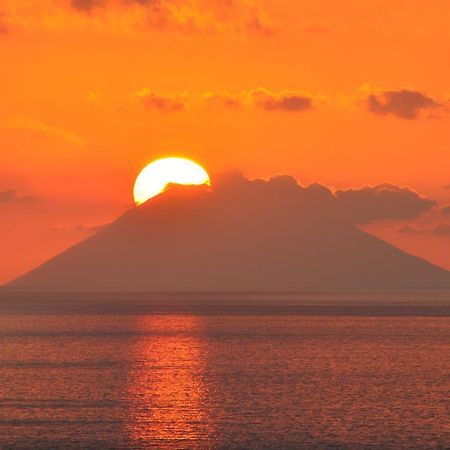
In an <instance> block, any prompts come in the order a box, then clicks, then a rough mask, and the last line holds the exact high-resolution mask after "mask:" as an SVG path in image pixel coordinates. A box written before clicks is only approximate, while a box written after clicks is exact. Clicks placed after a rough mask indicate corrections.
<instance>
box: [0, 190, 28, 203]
mask: <svg viewBox="0 0 450 450" xmlns="http://www.w3.org/2000/svg"><path fill="white" fill-rule="evenodd" d="M35 200H36V197H32V196H31V195H20V194H19V191H18V190H17V189H5V190H3V191H0V203H13V202H33V201H35Z"/></svg>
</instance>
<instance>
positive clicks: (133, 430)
mask: <svg viewBox="0 0 450 450" xmlns="http://www.w3.org/2000/svg"><path fill="white" fill-rule="evenodd" d="M0 448H1V449H9V448H11V449H12V448H90V449H101V448H110V449H116V448H117V449H119V448H137V449H145V448H161V449H164V448H177V449H178V448H180V449H183V448H186V449H203V448H205V449H210V448H212V449H214V448H220V449H225V448H232V449H240V448H242V449H251V448H270V449H276V448H286V449H403V448H405V449H416V448H417V449H433V448H436V449H447V448H450V292H438V291H430V292H416V293H412V292H402V291H397V292H382V291H379V292H369V291H366V292H364V291H359V292H343V291H340V292H304V293H291V294H276V293H265V294H261V293H247V294H243V293H234V294H230V293H219V294H209V293H185V294H182V293H180V294H164V293H161V294H157V293H153V294H150V293H125V292H124V293H99V292H97V293H51V294H49V293H47V294H44V293H32V292H28V293H20V292H13V291H3V292H0Z"/></svg>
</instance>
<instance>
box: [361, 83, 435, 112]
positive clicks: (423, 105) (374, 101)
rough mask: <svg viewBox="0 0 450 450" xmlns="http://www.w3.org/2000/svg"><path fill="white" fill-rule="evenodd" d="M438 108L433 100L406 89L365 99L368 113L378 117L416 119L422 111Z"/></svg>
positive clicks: (372, 95) (373, 95) (386, 92)
mask: <svg viewBox="0 0 450 450" xmlns="http://www.w3.org/2000/svg"><path fill="white" fill-rule="evenodd" d="M440 106H441V105H440V104H439V103H438V102H437V101H436V100H434V99H433V98H431V97H428V96H426V95H424V94H422V93H421V92H418V91H410V90H407V89H402V90H399V91H385V92H381V93H379V94H371V95H369V97H368V99H367V107H368V109H369V111H371V112H373V113H375V114H380V115H387V114H393V115H394V116H397V117H400V118H402V119H416V118H417V117H419V115H420V113H421V112H422V111H424V110H431V109H435V108H438V107H440Z"/></svg>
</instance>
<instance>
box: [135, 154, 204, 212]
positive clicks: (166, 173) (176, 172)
mask: <svg viewBox="0 0 450 450" xmlns="http://www.w3.org/2000/svg"><path fill="white" fill-rule="evenodd" d="M171 183H174V184H184V185H201V184H208V185H209V184H210V183H211V180H210V179H209V175H208V173H207V172H206V170H205V169H204V168H203V167H202V166H200V165H199V164H197V163H195V162H194V161H191V160H190V159H186V158H177V157H171V158H161V159H157V160H156V161H153V162H151V163H150V164H148V165H147V166H145V167H144V168H143V169H142V170H141V172H140V174H139V175H138V177H137V178H136V181H135V183H134V190H133V194H134V201H135V203H136V204H137V205H140V204H142V203H144V202H146V201H147V200H148V199H150V198H152V197H154V196H155V195H158V194H160V193H161V192H164V190H165V189H166V188H167V186H168V185H169V184H171Z"/></svg>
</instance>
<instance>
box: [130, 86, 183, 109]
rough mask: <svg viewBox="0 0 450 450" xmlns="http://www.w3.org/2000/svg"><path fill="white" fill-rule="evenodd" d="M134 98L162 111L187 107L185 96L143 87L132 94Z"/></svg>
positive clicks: (147, 106) (145, 106) (143, 104)
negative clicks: (167, 93)
mask: <svg viewBox="0 0 450 450" xmlns="http://www.w3.org/2000/svg"><path fill="white" fill-rule="evenodd" d="M131 97H132V99H135V100H137V101H138V102H139V103H140V104H141V105H142V106H144V108H146V109H153V110H158V111H162V112H179V111H183V110H184V109H186V107H187V102H186V98H185V96H182V95H163V94H160V93H158V92H155V91H151V90H150V89H142V90H140V91H139V92H136V93H134V94H132V96H131Z"/></svg>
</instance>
